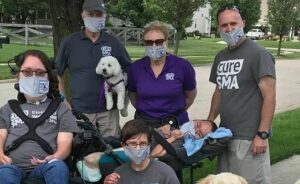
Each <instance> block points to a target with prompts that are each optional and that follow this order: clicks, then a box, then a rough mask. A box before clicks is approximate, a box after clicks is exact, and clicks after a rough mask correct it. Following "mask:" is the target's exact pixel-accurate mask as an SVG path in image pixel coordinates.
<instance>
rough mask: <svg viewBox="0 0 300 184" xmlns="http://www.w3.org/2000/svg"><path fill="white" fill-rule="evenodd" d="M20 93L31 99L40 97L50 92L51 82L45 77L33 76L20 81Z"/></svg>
mask: <svg viewBox="0 0 300 184" xmlns="http://www.w3.org/2000/svg"><path fill="white" fill-rule="evenodd" d="M19 86H20V92H21V93H23V94H26V95H28V96H30V97H39V96H42V95H46V94H47V93H48V92H49V80H48V79H47V78H45V77H38V76H31V77H24V78H22V79H20V80H19Z"/></svg>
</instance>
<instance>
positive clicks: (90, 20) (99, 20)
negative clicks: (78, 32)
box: [83, 17, 105, 33]
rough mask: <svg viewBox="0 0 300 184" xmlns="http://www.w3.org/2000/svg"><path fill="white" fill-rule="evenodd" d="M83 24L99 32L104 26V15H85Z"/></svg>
mask: <svg viewBox="0 0 300 184" xmlns="http://www.w3.org/2000/svg"><path fill="white" fill-rule="evenodd" d="M83 22H84V26H85V27H86V28H88V30H90V31H91V32H93V33H96V32H100V31H101V30H102V29H104V27H105V18H104V17H85V18H84V19H83Z"/></svg>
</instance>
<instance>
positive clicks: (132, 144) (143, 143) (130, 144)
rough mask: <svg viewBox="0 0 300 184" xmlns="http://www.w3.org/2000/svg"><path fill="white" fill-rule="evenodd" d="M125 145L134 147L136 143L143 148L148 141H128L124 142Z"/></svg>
mask: <svg viewBox="0 0 300 184" xmlns="http://www.w3.org/2000/svg"><path fill="white" fill-rule="evenodd" d="M126 145H127V146H129V147H132V148H136V147H137V146H138V145H139V146H140V148H145V147H146V146H148V142H140V143H136V142H128V143H126Z"/></svg>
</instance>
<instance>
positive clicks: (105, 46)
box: [56, 30, 131, 113]
mask: <svg viewBox="0 0 300 184" xmlns="http://www.w3.org/2000/svg"><path fill="white" fill-rule="evenodd" d="M109 55H111V56H114V57H116V58H117V59H118V61H119V63H120V65H121V67H122V69H123V70H124V69H125V68H126V67H127V66H129V64H130V62H131V60H130V58H129V55H128V53H127V51H126V49H125V48H124V46H123V45H122V44H121V42H120V41H119V40H117V39H116V38H115V37H113V36H112V35H109V34H108V33H106V32H104V31H101V34H100V37H99V39H98V40H97V41H96V42H95V43H93V42H92V41H91V40H90V39H89V38H88V37H86V35H85V33H84V30H82V31H79V32H76V33H73V34H71V35H69V36H68V37H66V38H65V39H64V41H63V42H62V44H61V46H60V49H59V52H58V54H57V57H56V67H57V72H58V75H60V76H61V75H63V73H64V71H65V69H66V68H68V70H69V73H70V80H71V95H72V100H71V104H72V106H73V108H74V109H76V110H78V111H80V112H84V113H97V112H103V111H106V105H105V96H104V95H101V94H102V92H103V85H104V79H103V78H102V76H100V75H98V74H97V73H96V66H97V64H98V62H99V61H100V59H101V58H102V57H104V56H109Z"/></svg>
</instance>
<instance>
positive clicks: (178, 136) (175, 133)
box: [171, 129, 183, 140]
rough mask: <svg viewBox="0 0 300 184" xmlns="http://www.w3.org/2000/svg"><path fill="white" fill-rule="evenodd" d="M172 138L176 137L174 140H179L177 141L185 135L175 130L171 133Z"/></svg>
mask: <svg viewBox="0 0 300 184" xmlns="http://www.w3.org/2000/svg"><path fill="white" fill-rule="evenodd" d="M171 136H172V137H174V138H175V139H176V140H177V139H180V138H182V136H183V133H182V132H181V131H180V130H178V129H175V130H173V131H172V132H171Z"/></svg>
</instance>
